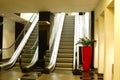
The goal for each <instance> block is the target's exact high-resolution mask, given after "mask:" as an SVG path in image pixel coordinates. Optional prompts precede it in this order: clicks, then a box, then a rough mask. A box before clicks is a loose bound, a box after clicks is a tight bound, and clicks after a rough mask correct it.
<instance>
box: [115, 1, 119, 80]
mask: <svg viewBox="0 0 120 80" xmlns="http://www.w3.org/2000/svg"><path fill="white" fill-rule="evenodd" d="M114 3H115V5H114V9H115V27H114V42H115V43H114V79H113V80H120V0H115V2H114Z"/></svg>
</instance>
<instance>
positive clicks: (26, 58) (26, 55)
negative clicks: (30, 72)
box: [20, 26, 39, 68]
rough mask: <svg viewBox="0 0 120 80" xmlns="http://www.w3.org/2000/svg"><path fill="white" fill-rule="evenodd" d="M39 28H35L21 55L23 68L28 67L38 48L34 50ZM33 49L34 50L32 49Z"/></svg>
mask: <svg viewBox="0 0 120 80" xmlns="http://www.w3.org/2000/svg"><path fill="white" fill-rule="evenodd" d="M38 30H39V29H38V26H36V27H35V29H34V30H33V32H32V34H31V35H30V37H29V39H28V41H27V43H26V45H25V47H24V48H23V51H22V55H21V61H20V63H21V68H24V67H26V66H28V65H29V64H30V62H31V60H32V58H33V55H34V53H35V50H36V47H34V48H32V47H33V45H34V43H35V41H36V39H37V37H38ZM31 48H32V49H31Z"/></svg>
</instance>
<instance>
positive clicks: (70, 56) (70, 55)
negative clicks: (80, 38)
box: [57, 53, 73, 58]
mask: <svg viewBox="0 0 120 80" xmlns="http://www.w3.org/2000/svg"><path fill="white" fill-rule="evenodd" d="M57 57H58V58H66V57H67V58H73V54H63V53H58V55H57Z"/></svg>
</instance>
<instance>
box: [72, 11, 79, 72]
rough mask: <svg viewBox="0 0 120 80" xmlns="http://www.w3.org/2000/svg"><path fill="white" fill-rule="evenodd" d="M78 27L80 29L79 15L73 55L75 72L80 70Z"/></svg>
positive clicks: (77, 16)
mask: <svg viewBox="0 0 120 80" xmlns="http://www.w3.org/2000/svg"><path fill="white" fill-rule="evenodd" d="M78 27H79V14H78V13H76V15H75V29H74V55H73V70H75V69H79V52H78V46H77V45H76V43H77V41H78V35H77V34H78Z"/></svg>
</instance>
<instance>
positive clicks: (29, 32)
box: [0, 13, 39, 70]
mask: <svg viewBox="0 0 120 80" xmlns="http://www.w3.org/2000/svg"><path fill="white" fill-rule="evenodd" d="M38 19H39V14H36V13H35V14H34V15H33V16H32V17H31V19H30V20H31V21H29V22H28V24H27V25H26V26H25V28H24V29H23V31H22V32H21V33H20V35H22V34H24V36H23V39H22V40H21V42H20V44H19V45H18V47H17V48H16V50H15V52H14V53H13V55H12V57H11V58H10V60H9V61H8V62H5V63H2V64H1V65H0V70H8V69H11V68H12V67H14V65H15V63H16V62H17V60H18V58H19V56H20V55H21V53H23V52H24V49H25V47H28V46H30V45H32V46H33V47H31V50H34V52H35V51H36V50H37V51H38V48H37V47H36V44H35V43H37V42H38V40H37V38H35V39H32V38H33V37H35V36H34V35H35V34H36V33H35V32H36V31H35V30H36V29H37V28H36V27H35V26H36V25H37V22H38ZM18 37H20V36H18ZM36 41H37V42H36ZM27 42H29V44H28V43H27ZM15 43H16V42H14V43H13V44H12V45H11V46H10V48H11V47H14V45H15ZM33 44H34V45H35V47H34V45H33ZM25 45H28V46H25ZM2 50H6V49H2ZM31 52H32V51H31Z"/></svg>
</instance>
